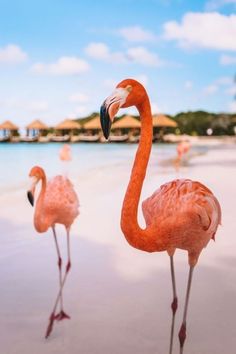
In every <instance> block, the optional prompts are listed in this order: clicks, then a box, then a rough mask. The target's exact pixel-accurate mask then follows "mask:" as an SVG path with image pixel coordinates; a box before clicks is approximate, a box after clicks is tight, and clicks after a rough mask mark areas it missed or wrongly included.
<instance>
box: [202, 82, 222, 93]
mask: <svg viewBox="0 0 236 354" xmlns="http://www.w3.org/2000/svg"><path fill="white" fill-rule="evenodd" d="M218 90H219V86H218V85H215V84H212V85H209V86H206V87H205V88H204V89H203V93H204V94H205V95H207V96H208V95H213V94H214V93H216V92H217V91H218Z"/></svg>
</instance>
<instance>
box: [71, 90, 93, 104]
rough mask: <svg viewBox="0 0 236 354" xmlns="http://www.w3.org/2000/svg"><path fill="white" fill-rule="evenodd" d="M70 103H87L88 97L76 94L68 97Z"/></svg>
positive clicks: (79, 93)
mask: <svg viewBox="0 0 236 354" xmlns="http://www.w3.org/2000/svg"><path fill="white" fill-rule="evenodd" d="M69 101H70V102H79V103H86V102H88V101H89V97H88V95H86V94H84V93H82V92H76V93H74V94H72V95H71V96H70V97H69Z"/></svg>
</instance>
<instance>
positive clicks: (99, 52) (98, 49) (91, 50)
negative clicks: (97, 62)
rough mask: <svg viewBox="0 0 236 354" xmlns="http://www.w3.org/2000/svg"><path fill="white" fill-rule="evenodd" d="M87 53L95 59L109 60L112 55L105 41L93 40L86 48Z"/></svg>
mask: <svg viewBox="0 0 236 354" xmlns="http://www.w3.org/2000/svg"><path fill="white" fill-rule="evenodd" d="M85 53H86V54H87V55H88V56H90V57H92V58H95V59H104V60H107V59H109V57H110V49H109V48H108V46H107V45H106V44H105V43H102V42H97V43H95V42H93V43H90V44H89V45H88V46H87V47H86V48H85Z"/></svg>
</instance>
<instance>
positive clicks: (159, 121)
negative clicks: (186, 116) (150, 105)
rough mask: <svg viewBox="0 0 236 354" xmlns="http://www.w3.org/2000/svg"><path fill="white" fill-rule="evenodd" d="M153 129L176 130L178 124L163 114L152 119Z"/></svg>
mask: <svg viewBox="0 0 236 354" xmlns="http://www.w3.org/2000/svg"><path fill="white" fill-rule="evenodd" d="M152 122H153V127H173V128H176V127H177V126H178V124H177V123H176V122H175V121H174V120H173V119H170V118H168V117H166V116H165V115H164V114H155V115H154V116H153V117H152Z"/></svg>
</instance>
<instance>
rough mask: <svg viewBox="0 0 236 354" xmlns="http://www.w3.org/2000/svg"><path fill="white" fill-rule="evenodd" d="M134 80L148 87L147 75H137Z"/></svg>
mask: <svg viewBox="0 0 236 354" xmlns="http://www.w3.org/2000/svg"><path fill="white" fill-rule="evenodd" d="M134 79H135V80H137V81H139V82H140V83H141V84H142V85H143V86H145V87H146V86H147V85H148V77H147V75H145V74H141V75H136V76H135V77H134Z"/></svg>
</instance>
